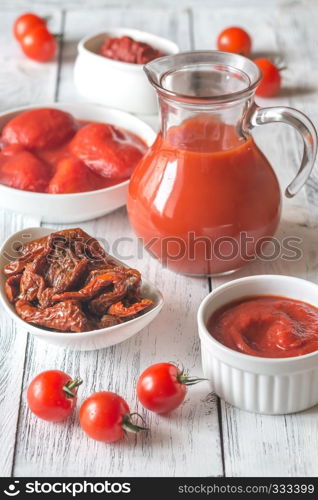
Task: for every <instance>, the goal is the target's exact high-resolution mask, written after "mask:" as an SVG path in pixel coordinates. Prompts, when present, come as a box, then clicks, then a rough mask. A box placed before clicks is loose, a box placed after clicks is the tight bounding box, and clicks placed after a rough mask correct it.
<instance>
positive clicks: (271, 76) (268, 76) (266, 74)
mask: <svg viewBox="0 0 318 500" xmlns="http://www.w3.org/2000/svg"><path fill="white" fill-rule="evenodd" d="M254 62H255V64H257V66H258V67H259V69H260V70H261V72H262V79H261V81H260V84H259V85H258V87H257V89H256V95H259V96H260V97H271V96H273V95H276V94H277V93H278V92H279V89H280V86H281V76H280V71H279V69H278V68H277V66H275V64H273V63H272V62H271V61H270V60H269V59H265V58H263V59H254Z"/></svg>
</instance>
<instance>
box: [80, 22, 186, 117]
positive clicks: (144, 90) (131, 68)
mask: <svg viewBox="0 0 318 500" xmlns="http://www.w3.org/2000/svg"><path fill="white" fill-rule="evenodd" d="M123 35H127V36H130V37H131V38H133V39H134V40H138V41H140V42H145V43H148V44H149V45H151V46H152V47H153V48H155V49H158V50H160V51H162V52H163V53H164V54H165V55H170V54H177V53H178V52H179V47H178V46H177V45H176V44H175V43H174V42H172V41H170V40H167V39H165V38H161V37H159V36H156V35H153V34H151V33H147V32H145V31H140V30H135V29H128V28H112V29H110V30H108V31H105V32H103V33H97V34H95V35H90V36H88V37H85V38H83V39H82V40H81V41H80V42H79V44H78V56H77V59H76V61H75V66H74V83H75V86H76V88H77V90H78V92H79V93H80V94H81V95H82V96H84V97H86V98H87V99H89V100H90V101H92V102H98V103H101V104H104V105H106V106H112V107H115V108H118V109H122V110H124V111H130V112H131V113H139V114H144V115H147V114H155V113H157V110H158V106H157V97H156V93H155V91H154V89H153V88H152V86H151V85H150V83H149V82H148V79H147V77H146V75H145V73H144V71H143V64H131V63H125V62H121V61H114V60H112V59H108V58H107V57H103V56H101V55H99V54H98V53H97V52H98V50H99V49H100V47H101V45H102V43H103V41H104V40H105V38H106V37H120V36H123Z"/></svg>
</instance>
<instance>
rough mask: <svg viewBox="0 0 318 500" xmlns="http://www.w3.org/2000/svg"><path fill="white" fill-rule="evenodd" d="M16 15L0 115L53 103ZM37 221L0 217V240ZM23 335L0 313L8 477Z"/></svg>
mask: <svg viewBox="0 0 318 500" xmlns="http://www.w3.org/2000/svg"><path fill="white" fill-rule="evenodd" d="M19 13H20V11H17V10H11V11H8V12H2V13H1V32H0V45H1V47H2V48H4V47H5V50H4V49H3V50H1V54H0V64H1V68H2V70H1V73H0V110H1V111H4V110H5V109H9V108H12V107H17V106H21V105H24V104H30V103H32V102H41V101H45V102H48V101H53V100H54V95H55V84H56V75H57V62H56V61H55V62H52V63H50V64H48V65H43V64H42V65H41V64H36V63H34V62H32V61H29V60H27V59H26V58H24V56H23V55H22V54H21V53H20V51H19V48H18V46H17V44H16V42H15V41H14V40H13V38H12V34H11V30H12V24H13V21H14V19H15V18H16V17H17V16H18V14H19ZM40 13H42V14H43V15H50V16H51V20H50V26H52V29H55V30H59V29H60V20H61V17H60V14H59V13H58V12H56V11H54V9H53V10H52V9H43V8H42V9H40ZM40 220H41V218H40V216H39V217H28V216H23V215H21V214H14V213H9V212H5V211H1V212H0V240H1V244H2V242H3V241H4V240H5V239H6V238H7V237H9V236H10V234H12V233H13V232H16V231H19V230H20V229H22V228H23V227H30V226H38V225H40ZM26 345H27V335H26V334H25V331H22V330H21V329H20V328H16V326H15V324H14V323H13V322H12V321H11V320H10V319H9V317H8V316H7V314H6V313H5V312H4V310H3V309H2V308H1V313H0V359H1V374H0V422H1V425H0V442H1V454H0V470H1V475H3V476H10V475H11V472H12V468H13V461H14V451H15V437H16V432H17V423H18V417H19V405H20V394H21V384H22V377H23V369H24V362H25V350H26Z"/></svg>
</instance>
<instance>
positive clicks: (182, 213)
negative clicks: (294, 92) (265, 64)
mask: <svg viewBox="0 0 318 500" xmlns="http://www.w3.org/2000/svg"><path fill="white" fill-rule="evenodd" d="M145 72H146V74H147V76H148V79H149V80H150V82H151V84H152V85H153V86H154V88H155V89H156V91H157V94H158V99H159V106H160V116H161V127H160V131H159V133H158V136H157V139H156V141H155V142H154V144H153V146H152V147H151V148H150V149H149V151H148V153H147V154H146V155H145V157H144V158H143V159H142V160H141V162H140V163H139V164H138V166H137V168H136V170H135V171H134V173H133V175H132V177H131V181H130V185H129V194H128V214H129V218H130V221H131V224H132V227H133V228H134V230H135V232H136V234H137V235H138V236H139V237H140V238H142V240H143V243H144V245H145V247H146V248H147V250H149V251H150V253H151V254H152V255H153V256H155V257H156V258H158V259H159V260H160V261H161V262H162V264H163V265H164V266H167V267H169V268H170V269H172V270H175V271H177V272H181V273H184V274H190V275H198V276H199V275H219V274H225V273H229V272H232V271H235V270H237V269H238V268H240V267H241V266H242V265H243V264H244V263H246V262H248V261H249V260H250V259H251V258H254V257H255V256H257V254H258V253H259V251H260V249H263V244H264V242H266V240H268V239H270V238H271V237H272V236H273V235H274V233H275V231H276V228H277V226H278V223H279V219H280V212H281V194H280V188H279V184H278V181H277V178H276V175H275V173H274V171H273V169H272V167H271V165H270V164H269V162H268V160H267V159H266V157H265V156H264V154H263V153H262V152H261V151H260V150H259V148H258V147H257V146H256V144H255V142H254V140H253V138H252V136H251V134H250V132H251V130H252V129H253V128H254V127H255V126H257V125H262V124H264V123H272V122H285V123H288V124H290V125H293V126H294V127H295V128H296V129H297V130H298V132H299V133H300V135H301V136H302V139H303V143H304V153H303V158H302V162H301V166H300V168H299V171H298V174H297V176H296V177H295V178H294V180H293V181H292V182H291V183H290V184H289V186H288V187H287V189H286V192H285V194H286V196H288V197H292V196H294V195H295V194H296V193H297V192H298V191H299V189H300V188H301V187H302V186H303V185H304V183H305V182H306V180H307V179H308V177H309V175H310V172H311V170H312V167H313V164H314V160H315V156H316V149H317V135H316V131H315V128H314V126H313V124H312V123H311V121H310V120H309V119H308V118H307V117H306V116H305V115H304V114H302V113H301V112H300V111H296V110H295V109H292V108H286V107H282V106H279V107H270V108H260V107H258V106H257V105H256V104H255V102H254V94H255V90H256V88H257V85H258V83H259V81H260V77H261V74H260V71H259V69H258V67H257V66H256V65H255V64H254V63H253V62H252V61H251V60H249V59H246V58H245V57H242V56H239V55H236V54H230V53H226V52H219V51H202V52H201V51H195V52H188V53H180V54H177V55H174V56H167V57H162V58H160V59H157V60H154V61H152V62H150V63H149V64H147V65H146V66H145ZM273 140H275V138H274V137H273Z"/></svg>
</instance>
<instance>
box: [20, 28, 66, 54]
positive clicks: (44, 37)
mask: <svg viewBox="0 0 318 500" xmlns="http://www.w3.org/2000/svg"><path fill="white" fill-rule="evenodd" d="M20 43H21V48H22V50H23V52H24V54H25V55H26V56H27V57H29V58H30V59H33V60H34V61H38V62H47V61H51V59H53V57H54V56H55V54H56V51H57V43H56V40H55V37H54V36H53V35H52V33H50V32H49V31H48V30H47V28H46V26H43V25H41V24H39V25H35V26H34V28H33V29H31V30H30V31H28V32H27V33H26V35H24V37H23V38H21V40H20Z"/></svg>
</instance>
